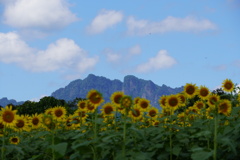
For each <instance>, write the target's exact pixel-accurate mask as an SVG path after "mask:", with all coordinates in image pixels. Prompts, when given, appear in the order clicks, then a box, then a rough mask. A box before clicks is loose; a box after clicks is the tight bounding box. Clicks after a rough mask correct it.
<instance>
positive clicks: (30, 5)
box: [3, 0, 78, 29]
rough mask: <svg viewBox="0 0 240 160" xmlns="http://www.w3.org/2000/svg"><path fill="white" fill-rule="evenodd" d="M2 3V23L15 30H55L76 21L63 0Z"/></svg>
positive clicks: (18, 0) (22, 0) (23, 0)
mask: <svg viewBox="0 0 240 160" xmlns="http://www.w3.org/2000/svg"><path fill="white" fill-rule="evenodd" d="M4 2H5V3H4V4H5V8H4V13H3V19H4V23H5V24H8V25H10V26H13V27H17V28H31V27H33V28H41V29H55V28H61V27H64V26H66V25H68V24H70V23H72V22H74V21H76V20H77V19H78V18H77V17H76V15H74V14H73V13H71V11H70V10H69V9H68V4H67V2H66V1H65V0H10V1H8V2H6V1H4Z"/></svg>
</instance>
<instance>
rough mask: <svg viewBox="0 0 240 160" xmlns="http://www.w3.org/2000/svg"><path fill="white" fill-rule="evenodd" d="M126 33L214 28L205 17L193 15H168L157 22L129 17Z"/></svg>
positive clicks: (139, 33)
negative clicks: (180, 16)
mask: <svg viewBox="0 0 240 160" xmlns="http://www.w3.org/2000/svg"><path fill="white" fill-rule="evenodd" d="M127 26H128V33H129V34H131V35H146V34H150V33H151V34H153V33H165V32H170V31H184V32H199V31H204V30H214V29H216V26H215V24H213V23H212V22H211V21H209V20H207V19H202V20H199V19H197V18H195V17H191V16H188V17H185V18H176V17H172V16H169V17H167V18H166V19H164V20H162V21H159V22H150V21H147V20H136V19H135V18H134V17H129V18H128V20H127Z"/></svg>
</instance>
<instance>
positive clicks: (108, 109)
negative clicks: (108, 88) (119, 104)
mask: <svg viewBox="0 0 240 160" xmlns="http://www.w3.org/2000/svg"><path fill="white" fill-rule="evenodd" d="M112 111H113V108H112V107H111V106H107V107H106V108H104V112H105V113H106V114H111V113H112Z"/></svg>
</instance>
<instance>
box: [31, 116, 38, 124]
mask: <svg viewBox="0 0 240 160" xmlns="http://www.w3.org/2000/svg"><path fill="white" fill-rule="evenodd" d="M38 123H39V119H38V118H36V117H35V118H33V119H32V124H34V125H38Z"/></svg>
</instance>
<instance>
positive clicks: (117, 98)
mask: <svg viewBox="0 0 240 160" xmlns="http://www.w3.org/2000/svg"><path fill="white" fill-rule="evenodd" d="M123 96H124V93H123V92H121V91H118V92H114V93H113V94H112V95H111V98H110V99H111V101H112V103H113V104H114V105H116V106H118V107H120V105H121V99H122V97H123Z"/></svg>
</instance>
